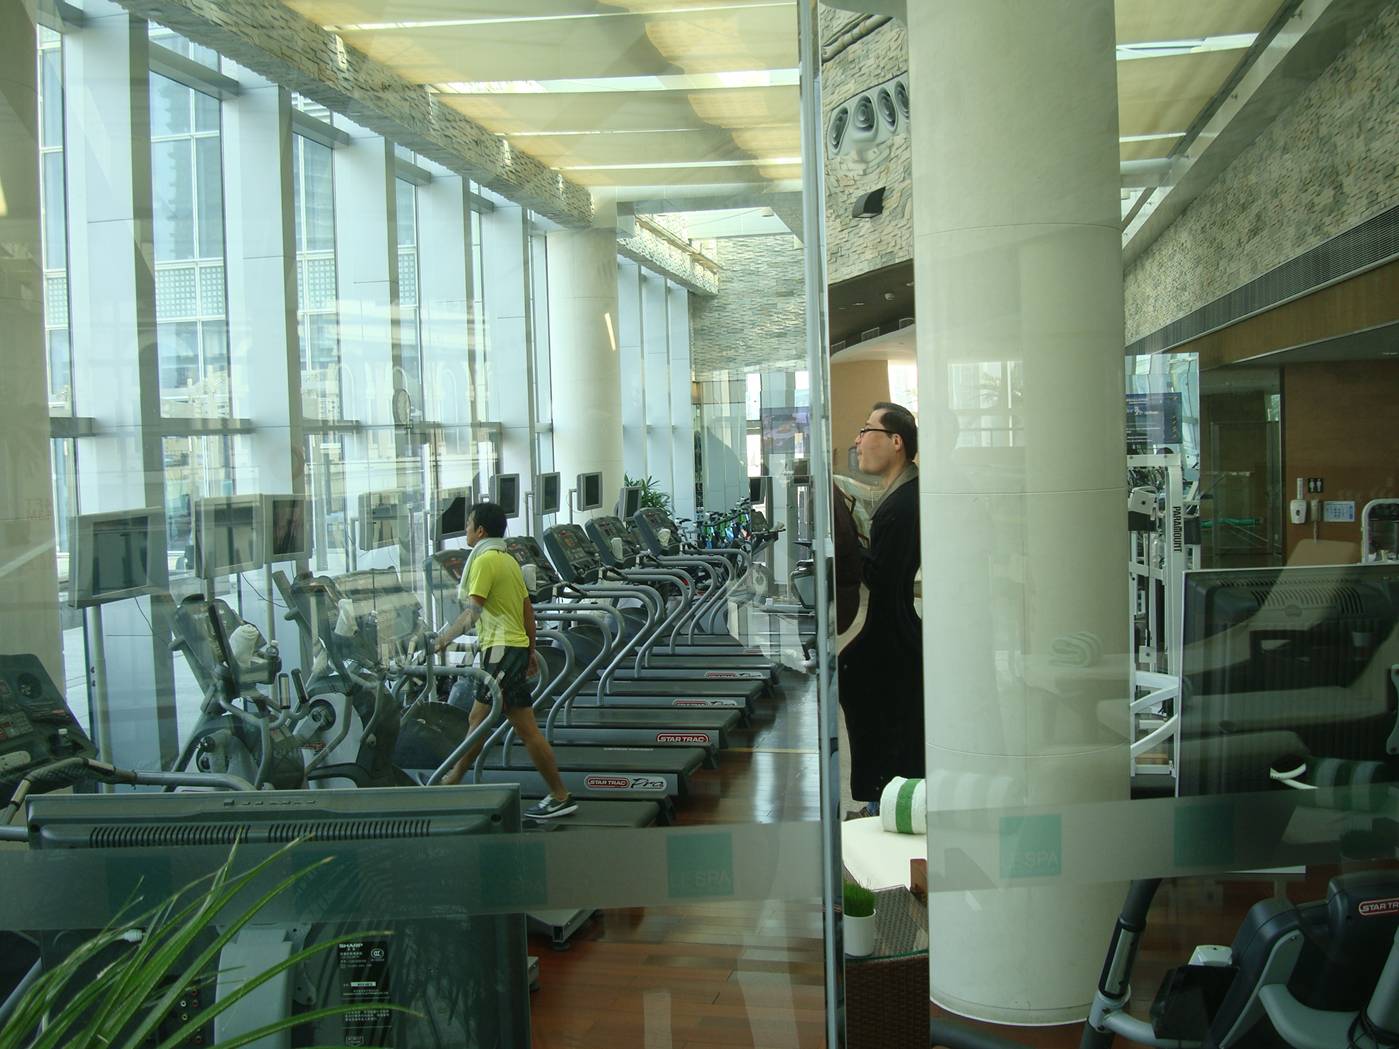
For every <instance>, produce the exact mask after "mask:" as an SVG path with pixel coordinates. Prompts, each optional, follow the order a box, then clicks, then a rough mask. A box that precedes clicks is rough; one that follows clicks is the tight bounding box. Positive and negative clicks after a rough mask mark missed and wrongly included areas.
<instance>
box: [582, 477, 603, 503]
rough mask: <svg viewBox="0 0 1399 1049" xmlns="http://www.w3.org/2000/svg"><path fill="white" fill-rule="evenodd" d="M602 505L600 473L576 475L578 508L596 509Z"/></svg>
mask: <svg viewBox="0 0 1399 1049" xmlns="http://www.w3.org/2000/svg"><path fill="white" fill-rule="evenodd" d="M601 505H602V474H600V473H594V474H579V475H578V509H580V510H596V509H597V508H598V507H600V506H601Z"/></svg>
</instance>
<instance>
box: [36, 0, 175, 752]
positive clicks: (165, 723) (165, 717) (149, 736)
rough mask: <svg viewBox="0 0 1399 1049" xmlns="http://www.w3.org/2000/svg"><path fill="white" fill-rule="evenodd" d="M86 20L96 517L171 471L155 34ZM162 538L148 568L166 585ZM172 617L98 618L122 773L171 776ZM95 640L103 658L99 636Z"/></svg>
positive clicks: (76, 85)
mask: <svg viewBox="0 0 1399 1049" xmlns="http://www.w3.org/2000/svg"><path fill="white" fill-rule="evenodd" d="M83 10H84V14H85V18H86V21H85V23H84V25H83V27H82V30H81V31H80V32H76V33H73V34H71V35H69V36H68V37H67V38H66V39H65V40H64V42H63V58H64V68H65V78H66V80H67V83H68V85H69V87H68V90H67V91H65V92H64V99H65V111H64V117H65V121H66V128H65V141H66V143H67V148H66V149H65V151H64V156H65V159H66V161H67V167H68V244H69V251H68V300H69V307H70V311H71V312H70V325H69V330H70V331H71V332H72V344H73V375H74V381H73V386H74V390H73V400H74V405H75V408H76V410H77V413H78V414H79V415H85V416H91V417H92V418H93V419H94V420H95V423H96V434H95V435H94V436H92V437H86V438H82V439H80V440H79V442H78V462H79V469H78V507H79V510H80V511H81V512H82V513H85V514H87V513H96V512H104V511H109V510H126V509H135V508H139V507H148V506H149V507H163V505H164V501H165V471H164V455H163V450H162V439H161V431H162V422H161V407H160V376H159V368H158V361H157V354H156V325H155V275H154V272H153V270H152V262H153V260H154V258H155V245H154V240H153V230H152V219H151V216H152V203H151V131H150V43H149V38H148V35H147V26H146V23H145V21H143V20H142V19H139V18H133V17H131V16H130V15H129V14H127V13H126V11H124V10H122V9H121V8H120V7H117V6H116V5H115V4H113V3H110V2H108V0H91V2H89V3H85V4H84V5H83ZM161 539H162V542H161V543H159V544H158V548H157V549H156V550H153V551H152V552H151V562H152V566H153V567H152V575H153V576H155V577H156V578H157V579H158V580H159V583H158V585H160V586H164V584H165V575H166V570H167V569H166V565H167V560H166V552H165V544H164V542H163V540H164V536H163V535H162V536H161ZM166 608H167V606H166V604H165V603H164V602H158V601H155V600H153V599H152V598H148V597H138V598H133V599H128V600H124V601H118V602H116V603H114V604H110V605H107V606H105V607H104V608H103V609H102V615H101V623H102V646H101V650H102V651H103V655H104V661H103V665H102V666H94V667H93V670H92V674H93V677H94V679H95V680H96V682H97V684H98V690H97V692H96V693H95V695H96V696H97V697H98V698H101V697H102V695H103V691H104V690H105V701H106V707H105V710H103V709H98V710H97V711H96V714H97V717H96V718H95V719H94V725H93V729H94V731H95V732H96V733H97V735H98V742H99V744H100V745H102V747H103V751H104V752H103V755H102V756H103V757H104V758H106V759H108V760H111V761H115V762H116V763H117V764H119V765H127V766H134V767H137V768H162V767H164V766H165V765H166V764H167V763H168V762H170V761H172V760H173V759H174V757H175V756H176V754H177V753H178V749H179V740H178V735H177V725H176V716H175V704H174V697H175V681H174V672H173V668H172V664H171V655H170V649H169V639H170V624H169V622H168V620H167V619H166V617H165V611H164V610H165V609H166ZM89 624H90V627H91V626H92V625H95V623H94V622H93V621H92V620H90V621H89ZM88 640H89V647H90V649H91V650H92V651H94V652H95V651H97V650H98V647H97V645H96V639H95V638H94V637H92V635H91V632H90V633H89V638H88ZM152 722H154V725H155V731H154V732H152V730H151V727H152Z"/></svg>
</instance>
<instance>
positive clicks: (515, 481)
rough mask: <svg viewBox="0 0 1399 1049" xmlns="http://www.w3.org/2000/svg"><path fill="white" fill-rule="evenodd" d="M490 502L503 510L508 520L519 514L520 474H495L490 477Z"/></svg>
mask: <svg viewBox="0 0 1399 1049" xmlns="http://www.w3.org/2000/svg"><path fill="white" fill-rule="evenodd" d="M491 502H493V503H495V504H496V505H498V506H499V507H500V508H501V509H502V510H504V511H505V517H506V519H507V520H508V519H509V518H512V517H519V516H520V475H519V474H496V475H495V476H494V477H492V478H491Z"/></svg>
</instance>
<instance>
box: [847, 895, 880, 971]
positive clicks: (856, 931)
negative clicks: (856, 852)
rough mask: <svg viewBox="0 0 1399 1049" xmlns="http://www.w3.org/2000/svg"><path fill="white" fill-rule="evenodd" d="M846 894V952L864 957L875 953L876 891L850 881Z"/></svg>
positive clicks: (853, 956)
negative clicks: (873, 891)
mask: <svg viewBox="0 0 1399 1049" xmlns="http://www.w3.org/2000/svg"><path fill="white" fill-rule="evenodd" d="M844 895H845V900H844V904H843V907H842V913H843V914H844V916H845V920H844V922H843V925H844V927H845V953H846V954H848V955H850V956H851V957H852V958H864V957H866V956H868V955H870V954H873V953H874V893H872V892H870V890H869V889H867V888H865V887H864V886H863V885H856V884H855V883H854V882H853V881H848V882H846V883H845V894H844Z"/></svg>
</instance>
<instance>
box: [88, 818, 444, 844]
mask: <svg viewBox="0 0 1399 1049" xmlns="http://www.w3.org/2000/svg"><path fill="white" fill-rule="evenodd" d="M431 833H432V820H430V819H422V818H419V819H366V820H327V821H322V820H299V821H289V822H283V823H273V824H266V825H263V824H260V825H257V826H256V827H254V826H253V825H251V824H246V823H177V824H169V823H133V824H127V825H125V826H120V827H97V828H94V829H93V830H92V832H91V833H90V835H89V836H88V844H89V845H90V846H91V847H92V848H94V849H132V848H159V847H165V846H196V845H232V844H234V843H235V842H243V841H255V842H259V843H266V844H273V845H279V844H284V843H286V842H289V841H295V840H296V839H297V838H310V839H312V840H314V841H320V842H326V841H371V840H386V839H395V838H426V837H428V836H429V835H430V834H431Z"/></svg>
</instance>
